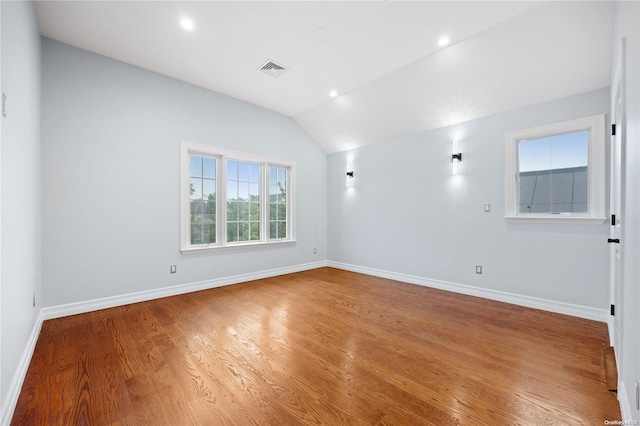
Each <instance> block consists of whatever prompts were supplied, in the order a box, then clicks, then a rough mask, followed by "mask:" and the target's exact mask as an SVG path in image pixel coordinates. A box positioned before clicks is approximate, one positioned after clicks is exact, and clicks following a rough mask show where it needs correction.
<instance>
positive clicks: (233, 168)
mask: <svg viewBox="0 0 640 426" xmlns="http://www.w3.org/2000/svg"><path fill="white" fill-rule="evenodd" d="M181 150H182V152H181V162H182V163H181V164H182V172H181V175H182V182H181V191H182V196H181V200H182V206H181V222H182V226H181V251H182V252H183V253H185V252H187V253H188V252H195V251H203V250H213V249H220V248H224V247H241V246H247V245H257V244H273V243H286V242H293V241H295V236H294V232H295V223H294V217H295V215H294V210H293V206H294V203H293V196H294V194H293V177H294V164H293V163H291V162H288V161H284V160H279V159H273V158H267V157H260V156H254V155H249V154H245V153H240V152H233V151H228V150H222V149H217V148H212V147H208V146H199V145H194V144H190V143H187V142H183V143H182V147H181Z"/></svg>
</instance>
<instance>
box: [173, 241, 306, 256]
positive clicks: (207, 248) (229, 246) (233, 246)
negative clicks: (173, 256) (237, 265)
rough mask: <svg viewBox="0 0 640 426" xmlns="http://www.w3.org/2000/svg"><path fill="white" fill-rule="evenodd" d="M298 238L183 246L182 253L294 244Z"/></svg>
mask: <svg viewBox="0 0 640 426" xmlns="http://www.w3.org/2000/svg"><path fill="white" fill-rule="evenodd" d="M295 242H296V240H278V241H269V242H264V241H258V242H255V243H238V244H233V243H231V244H226V245H224V246H218V245H208V246H198V247H188V248H181V249H180V253H182V254H195V253H206V252H214V251H220V250H222V251H224V250H237V249H243V248H249V247H252V248H258V247H270V246H280V245H286V244H294V243H295Z"/></svg>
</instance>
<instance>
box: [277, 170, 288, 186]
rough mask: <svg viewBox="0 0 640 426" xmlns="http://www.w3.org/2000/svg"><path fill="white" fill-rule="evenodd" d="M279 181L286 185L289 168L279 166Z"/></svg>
mask: <svg viewBox="0 0 640 426" xmlns="http://www.w3.org/2000/svg"><path fill="white" fill-rule="evenodd" d="M278 183H279V184H280V185H282V186H286V184H287V169H285V168H282V167H279V168H278Z"/></svg>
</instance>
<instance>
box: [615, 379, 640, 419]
mask: <svg viewBox="0 0 640 426" xmlns="http://www.w3.org/2000/svg"><path fill="white" fill-rule="evenodd" d="M618 402H619V403H620V414H622V424H625V425H635V424H637V423H634V420H635V421H638V419H634V418H633V417H632V415H631V401H629V395H627V388H626V387H624V381H623V380H621V381H620V382H619V383H618ZM612 420H613V419H612Z"/></svg>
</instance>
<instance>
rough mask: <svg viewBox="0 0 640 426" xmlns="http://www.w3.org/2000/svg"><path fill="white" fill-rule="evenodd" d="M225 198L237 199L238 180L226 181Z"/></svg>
mask: <svg viewBox="0 0 640 426" xmlns="http://www.w3.org/2000/svg"><path fill="white" fill-rule="evenodd" d="M227 199H228V200H237V199H238V182H236V181H229V182H227Z"/></svg>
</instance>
